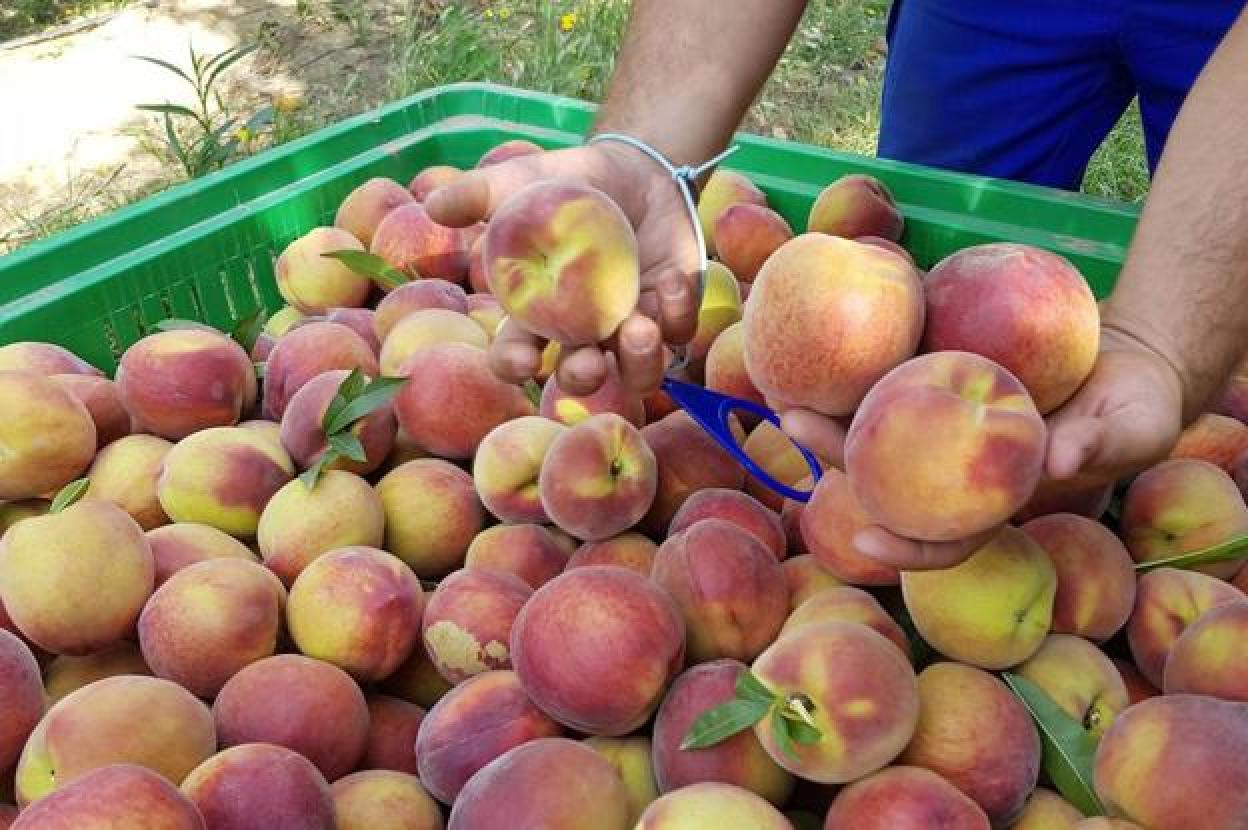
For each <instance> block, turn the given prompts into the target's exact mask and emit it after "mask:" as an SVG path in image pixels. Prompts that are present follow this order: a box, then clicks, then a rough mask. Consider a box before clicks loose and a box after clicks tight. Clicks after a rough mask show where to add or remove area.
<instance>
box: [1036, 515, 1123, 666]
mask: <svg viewBox="0 0 1248 830" xmlns="http://www.w3.org/2000/svg"><path fill="white" fill-rule="evenodd" d="M1022 530H1023V532H1024V533H1026V534H1027V535H1028V536H1030V537H1031V538H1032V539H1033V540H1035V541H1036V543H1037V544H1039V545H1040V547H1042V548H1044V552H1045V553H1047V554H1048V555H1049V559H1051V560H1052V561H1053V567H1054V569H1055V570H1056V571H1057V594H1056V595H1055V596H1054V598H1053V630H1054V631H1056V632H1058V633H1060V634H1076V635H1078V636H1080V637H1086V638H1087V639H1089V640H1092V641H1094V642H1104V641H1105V640H1108V639H1109V638H1110V637H1112V636H1114V634H1116V633H1117V632H1118V630H1119V629H1120V628H1122V627H1123V626H1124V625H1126V622H1127V618H1128V617H1129V616H1131V609H1132V607H1134V605H1135V568H1134V567H1133V564H1132V562H1131V556H1130V554H1128V553H1127V549H1126V548H1125V547H1124V546H1123V544H1122V542H1121V541H1120V540H1119V539H1118V537H1117V536H1115V535H1114V533H1113V532H1112V531H1111V530H1110V529H1109V528H1107V527H1105V525H1103V524H1101V523H1100V522H1097V521H1093V520H1092V519H1088V518H1084V517H1083V516H1076V515H1074V514H1071V513H1054V514H1052V515H1049V516H1041V517H1039V518H1036V519H1032V520H1031V521H1029V522H1027V523H1026V524H1024V525H1023V526H1022Z"/></svg>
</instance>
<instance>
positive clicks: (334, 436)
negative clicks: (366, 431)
mask: <svg viewBox="0 0 1248 830" xmlns="http://www.w3.org/2000/svg"><path fill="white" fill-rule="evenodd" d="M329 446H330V447H331V448H332V449H333V450H334V452H336V453H338V454H339V455H343V456H346V457H347V458H349V459H351V460H352V461H359V462H360V463H363V462H365V461H367V460H368V456H367V455H366V454H365V453H364V445H363V444H361V443H360V439H359V437H357V436H356V434H355V433H354V432H331V433H330V434H329Z"/></svg>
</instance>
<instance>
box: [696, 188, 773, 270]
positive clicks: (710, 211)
mask: <svg viewBox="0 0 1248 830" xmlns="http://www.w3.org/2000/svg"><path fill="white" fill-rule="evenodd" d="M742 202H744V203H747V204H753V205H759V206H761V207H766V206H767V195H766V194H765V193H763V191H761V190H759V189H758V188H757V187H756V186H755V185H754V183H753V182H752V181H750V180H749V178H748V177H746V176H745V175H744V174H742V173H737V172H735V171H733V170H728V169H726V168H723V167H719V168H716V169H715V172H713V173H711V177H710V178H709V179H707V180H706V185H705V186H704V187H703V188H702V192H701V193H700V194H699V196H698V221H699V222H700V223H701V224H702V236H703V237H704V238H705V239H706V250H707V253H710V254H715V253H716V252H717V250H718V249H717V248H716V247H715V225H716V222H717V221H718V220H719V217H720V216H721V215H723V213H724V211H726V210H728V208H730V207H732V206H733V205H736V204H740V203H742Z"/></svg>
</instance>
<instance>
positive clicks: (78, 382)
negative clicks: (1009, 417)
mask: <svg viewBox="0 0 1248 830" xmlns="http://www.w3.org/2000/svg"><path fill="white" fill-rule="evenodd" d="M52 380H54V381H56V382H57V383H59V384H60V385H61V386H62V387H64V388H65V390H66V391H67V392H69V394H71V395H73V396H74V397H75V398H77V399H78V400H79V401H81V402H82V405H83V406H85V407H86V408H87V413H88V414H89V415H90V416H91V420H92V421H93V422H94V423H95V441H96V446H97V447H103V446H105V445H107V444H110V443H112V442H113V441H116V440H117V439H118V438H121V437H122V436H123V435H129V434H130V426H131V424H130V413H129V412H127V411H126V407H125V406H124V405H123V404H122V402H121V393H120V392H118V391H117V384H115V383H113V382H112V381H111V380H109V379H108V378H102V377H99V376H98V375H52ZM1246 429H1248V428H1246Z"/></svg>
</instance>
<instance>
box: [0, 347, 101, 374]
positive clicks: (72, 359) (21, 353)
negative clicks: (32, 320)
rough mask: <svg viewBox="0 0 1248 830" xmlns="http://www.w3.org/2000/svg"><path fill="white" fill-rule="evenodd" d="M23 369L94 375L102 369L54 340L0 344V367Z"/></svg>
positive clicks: (50, 372)
mask: <svg viewBox="0 0 1248 830" xmlns="http://www.w3.org/2000/svg"><path fill="white" fill-rule="evenodd" d="M8 370H26V371H30V372H34V373H35V374H38V375H44V376H45V377H51V376H52V375H95V376H96V377H103V376H104V373H103V372H101V371H100V370H99V369H97V368H95V367H94V366H92V365H91V364H90V363H88V362H87V361H85V360H83V359H82V358H81V357H79V356H78V355H76V354H74V353H73V352H71V351H70V350H69V349H67V348H65V347H64V346H58V345H56V344H55V343H40V342H36V341H30V340H23V341H19V342H17V343H6V344H5V345H3V346H0V371H8Z"/></svg>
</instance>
